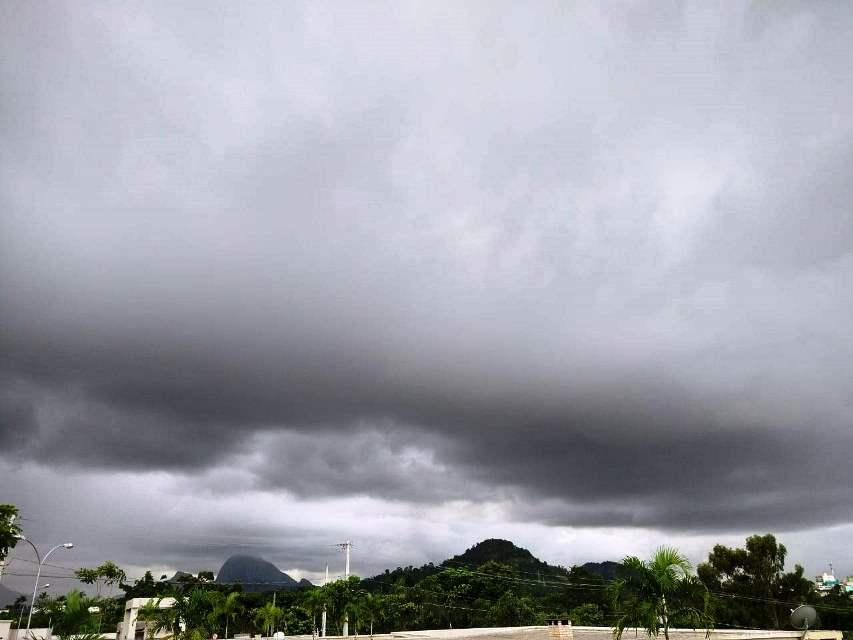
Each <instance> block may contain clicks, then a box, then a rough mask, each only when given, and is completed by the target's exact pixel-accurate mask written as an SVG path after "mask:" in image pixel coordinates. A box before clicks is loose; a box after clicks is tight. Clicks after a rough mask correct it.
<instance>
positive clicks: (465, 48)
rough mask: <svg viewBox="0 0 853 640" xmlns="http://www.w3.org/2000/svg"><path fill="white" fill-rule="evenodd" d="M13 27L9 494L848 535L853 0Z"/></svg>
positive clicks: (126, 18)
mask: <svg viewBox="0 0 853 640" xmlns="http://www.w3.org/2000/svg"><path fill="white" fill-rule="evenodd" d="M0 11H2V13H3V15H2V16H0V25H3V26H0V35H2V38H0V84H2V87H3V91H2V93H3V99H2V100H3V108H2V110H0V131H2V136H3V140H4V144H3V145H2V146H0V211H2V214H0V224H2V228H0V229H2V233H1V234H0V308H1V309H2V312H0V314H1V315H0V323H1V324H2V331H0V356H2V357H0V382H2V387H0V389H1V390H0V442H2V443H3V447H2V449H0V458H2V459H3V460H5V466H3V467H0V469H3V470H4V474H7V475H8V481H5V482H3V485H4V488H6V487H11V488H12V489H11V490H10V491H8V494H9V498H8V499H10V500H13V501H14V500H17V501H26V502H27V504H28V506H30V507H31V508H35V507H34V506H33V504H34V501H37V500H38V495H37V493H36V492H33V490H32V489H30V490H27V489H26V488H23V487H21V486H20V485H19V484H18V483H17V482H16V481H15V478H18V477H20V475H19V474H20V470H21V469H22V468H24V469H30V471H28V473H27V474H26V477H28V478H30V479H32V477H33V476H32V473H34V472H33V471H32V470H33V469H39V468H41V469H43V471H42V473H45V474H47V473H48V471H47V470H46V467H50V468H54V469H57V468H58V469H62V470H64V471H63V473H68V474H72V475H74V476H75V477H77V475H76V474H80V473H85V474H90V475H91V476H92V477H95V478H100V479H101V481H103V482H108V481H109V479H110V478H115V477H118V476H117V474H122V473H130V474H132V475H133V477H135V478H139V479H144V478H147V477H151V476H152V474H153V475H154V476H156V475H157V474H159V473H163V474H166V476H167V477H169V478H173V479H175V481H176V482H177V481H179V482H183V483H187V486H193V487H196V488H200V487H203V488H204V489H203V490H204V491H205V492H209V493H210V495H212V496H216V497H217V499H221V500H233V499H234V498H235V496H238V495H241V492H250V493H251V495H252V496H254V498H253V500H257V501H258V503H259V505H260V503H262V502H263V501H264V500H265V499H266V498H264V497H263V496H280V497H282V499H285V497H286V499H287V500H288V501H298V502H299V503H300V504H303V503H304V504H322V503H324V501H327V500H330V499H335V500H344V501H351V502H349V503H348V504H351V505H355V504H358V505H362V506H364V505H367V506H365V508H370V505H371V504H372V505H373V508H379V507H378V506H377V505H378V504H379V503H371V502H370V501H371V500H375V501H380V502H381V504H382V505H383V506H382V507H381V508H382V509H387V508H391V507H390V506H389V505H396V506H397V507H399V508H401V509H412V510H414V512H417V510H418V509H436V510H441V509H446V511H444V512H443V513H446V514H450V513H456V514H458V513H462V512H464V510H465V509H469V508H470V504H471V503H478V504H482V505H485V506H484V508H488V505H493V506H494V508H495V509H497V510H498V511H499V512H500V514H501V518H502V519H503V520H502V522H504V523H505V524H506V526H507V527H509V528H511V527H514V526H516V524H524V523H527V524H530V525H531V526H535V527H539V526H543V527H546V528H548V527H551V528H554V529H559V528H560V527H566V526H574V527H600V526H606V527H616V528H619V527H652V528H658V529H664V530H667V531H670V532H692V533H693V534H697V535H698V534H704V533H709V532H726V533H728V534H731V533H733V532H741V531H744V530H749V529H772V528H783V529H787V530H794V529H804V528H808V527H812V526H817V525H823V524H839V525H843V524H846V523H849V522H850V513H851V512H853V497H851V496H853V491H851V489H853V486H851V479H850V474H849V473H847V472H846V465H847V461H848V458H849V452H850V451H851V450H853V429H851V428H850V427H851V416H853V395H851V392H850V384H849V381H850V380H851V377H853V371H851V364H850V363H851V362H853V359H851V355H853V340H851V337H850V331H849V327H850V326H851V321H853V317H851V316H853V312H851V310H853V288H851V287H850V286H849V283H850V282H851V277H853V252H851V250H853V213H851V211H850V206H851V204H850V203H851V202H853V186H851V185H853V151H851V150H853V117H852V116H851V114H853V90H851V89H850V87H851V86H853V85H851V83H850V82H849V80H850V79H851V78H850V69H849V64H848V60H849V57H850V53H851V51H850V41H851V40H850V37H849V36H850V33H851V28H853V10H851V8H850V7H849V6H844V5H821V6H816V5H813V4H798V3H776V4H774V5H773V6H772V7H771V6H764V5H750V6H747V5H737V6H735V5H731V6H725V7H713V8H712V7H709V6H704V5H702V4H701V3H696V4H690V3H684V4H678V5H667V6H664V5H661V4H660V3H656V4H652V5H645V4H641V3H637V4H631V5H629V6H627V7H620V8H619V9H618V10H617V9H615V8H611V10H606V8H604V7H602V6H600V5H599V4H598V3H590V4H585V3H577V4H573V5H571V6H567V5H564V4H554V5H537V6H530V7H522V6H519V5H517V4H511V3H510V4H505V5H501V4H494V3H489V4H471V5H467V6H466V7H456V6H452V5H441V4H426V5H422V4H396V5H391V6H388V5H386V6H382V5H352V6H340V5H336V6H330V5H327V6H322V5H319V4H317V3H310V4H307V5H302V6H300V5H297V4H289V5H287V6H286V7H279V6H276V5H274V4H271V5H269V6H260V5H259V6H256V7H253V8H251V9H248V8H245V7H241V8H236V7H234V6H231V5H228V4H227V3H223V4H219V5H208V6H206V7H205V9H204V10H203V11H201V10H191V9H190V8H188V7H187V6H184V7H176V6H173V5H172V4H162V5H157V4H147V5H145V6H131V5H109V6H103V5H96V4H91V5H81V4H79V3H74V4H71V5H66V6H64V7H61V8H58V9H57V10H56V11H54V12H51V14H50V15H43V14H42V12H38V11H37V10H36V9H35V8H34V7H32V6H30V5H28V4H26V3H14V2H10V3H6V4H4V6H3V8H2V9H0ZM36 463H38V464H39V465H44V467H35V466H32V465H35V464H36ZM14 469H18V471H14ZM235 470H238V471H239V472H236V471H235ZM235 473H236V474H237V475H236V476H235V475H234V474H235ZM36 475H37V474H36ZM178 479H180V480H178ZM64 490H65V491H68V489H64ZM4 493H6V492H4ZM134 495H137V494H134ZM143 496H144V494H139V495H137V499H144V497H143ZM364 501H367V502H364ZM451 505H456V506H455V507H454V506H451ZM465 505H468V506H465ZM294 508H295V507H294ZM299 508H300V509H302V508H303V507H299ZM93 509H95V511H93V512H90V513H87V516H86V517H87V518H96V517H98V514H97V512H96V511H97V510H96V508H95V507H93ZM261 509H262V507H261V506H258V510H259V512H260V510H261ZM537 530H538V529H537ZM399 535H401V536H402V535H403V533H400V534H399ZM531 535H532V534H531ZM469 542H473V541H469ZM466 544H468V542H466ZM463 546H465V545H463ZM297 547H298V548H299V549H301V548H302V547H300V546H299V545H296V547H295V548H297ZM455 551H456V550H454V552H455ZM152 553H154V550H152ZM178 555H180V554H176V557H177V556H178ZM286 560H287V561H290V558H288V559H286ZM282 561H285V559H282ZM139 562H142V560H141V559H140V560H139ZM293 562H296V561H295V560H293Z"/></svg>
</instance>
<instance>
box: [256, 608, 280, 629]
mask: <svg viewBox="0 0 853 640" xmlns="http://www.w3.org/2000/svg"><path fill="white" fill-rule="evenodd" d="M282 614H283V611H282V610H281V609H279V608H278V607H277V606H275V605H274V604H273V603H272V602H267V603H266V604H265V605H264V606H263V607H261V608H259V609H255V618H254V619H255V624H256V625H258V626H259V627H260V628H261V629H263V630H264V631H266V632H267V636H271V635H272V634H273V630H274V629H275V626H276V625H277V624H278V622H279V620H281V616H282Z"/></svg>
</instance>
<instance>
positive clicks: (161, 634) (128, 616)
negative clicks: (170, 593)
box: [116, 598, 175, 640]
mask: <svg viewBox="0 0 853 640" xmlns="http://www.w3.org/2000/svg"><path fill="white" fill-rule="evenodd" d="M158 601H159V603H158V606H159V607H160V608H161V609H171V608H172V607H173V606H174V604H175V599H174V598H131V599H130V600H128V601H127V602H125V603H124V620H122V621H121V622H120V623H119V625H118V628H117V629H116V640H150V639H151V638H165V637H166V636H168V635H170V634H169V631H168V630H166V629H161V630H160V631H158V632H157V633H154V634H152V633H151V632H150V627H151V625H150V624H149V623H147V622H145V621H144V620H139V611H140V610H141V609H144V608H145V607H147V606H149V605H152V604H154V603H157V602H158Z"/></svg>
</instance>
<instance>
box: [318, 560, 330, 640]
mask: <svg viewBox="0 0 853 640" xmlns="http://www.w3.org/2000/svg"><path fill="white" fill-rule="evenodd" d="M327 584H329V565H328V564H327V565H326V579H325V580H324V581H323V586H324V587H325V586H326V585H327ZM322 621H323V622H322V625H323V628H322V630H321V631H320V636H321V637H323V638H325V637H326V605H323V617H322Z"/></svg>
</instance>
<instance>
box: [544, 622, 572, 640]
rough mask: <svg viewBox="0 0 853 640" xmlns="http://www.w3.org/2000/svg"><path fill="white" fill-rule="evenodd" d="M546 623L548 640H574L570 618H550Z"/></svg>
mask: <svg viewBox="0 0 853 640" xmlns="http://www.w3.org/2000/svg"><path fill="white" fill-rule="evenodd" d="M545 624H546V625H547V626H548V640H574V637H575V636H574V633H573V632H572V621H571V620H569V619H568V618H550V619H548V620H546V621H545Z"/></svg>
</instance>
